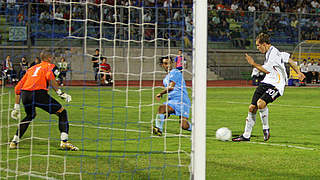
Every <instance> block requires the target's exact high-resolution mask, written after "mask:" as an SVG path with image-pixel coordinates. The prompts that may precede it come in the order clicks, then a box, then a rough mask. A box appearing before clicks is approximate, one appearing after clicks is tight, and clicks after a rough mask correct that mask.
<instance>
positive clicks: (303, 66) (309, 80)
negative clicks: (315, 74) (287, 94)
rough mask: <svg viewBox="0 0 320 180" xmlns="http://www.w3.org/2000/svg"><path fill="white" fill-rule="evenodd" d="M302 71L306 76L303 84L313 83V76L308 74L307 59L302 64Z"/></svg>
mask: <svg viewBox="0 0 320 180" xmlns="http://www.w3.org/2000/svg"><path fill="white" fill-rule="evenodd" d="M300 71H301V72H302V73H303V74H304V75H305V76H306V78H305V79H304V80H303V82H304V83H305V82H306V83H311V76H310V73H308V63H307V60H306V59H304V60H303V61H302V63H301V64H300Z"/></svg>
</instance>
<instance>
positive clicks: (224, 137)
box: [216, 127, 232, 141]
mask: <svg viewBox="0 0 320 180" xmlns="http://www.w3.org/2000/svg"><path fill="white" fill-rule="evenodd" d="M231 136H232V133H231V130H230V129H228V128H226V127H222V128H220V129H218V130H217V132H216V138H217V139H219V140H221V141H229V140H230V138H231Z"/></svg>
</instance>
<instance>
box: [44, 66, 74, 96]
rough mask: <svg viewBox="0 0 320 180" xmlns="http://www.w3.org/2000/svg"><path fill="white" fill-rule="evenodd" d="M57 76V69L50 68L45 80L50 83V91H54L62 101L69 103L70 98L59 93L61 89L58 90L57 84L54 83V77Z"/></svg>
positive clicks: (61, 92)
mask: <svg viewBox="0 0 320 180" xmlns="http://www.w3.org/2000/svg"><path fill="white" fill-rule="evenodd" d="M58 75H59V73H57V68H56V67H54V68H52V71H49V72H48V73H47V75H46V79H47V80H48V81H49V82H50V85H51V87H52V89H54V91H55V92H56V93H57V94H58V96H59V97H60V98H61V99H64V100H65V101H66V102H70V101H71V96H70V95H68V94H66V93H64V92H63V91H61V89H59V84H58V83H57V81H56V76H58Z"/></svg>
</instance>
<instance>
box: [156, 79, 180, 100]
mask: <svg viewBox="0 0 320 180" xmlns="http://www.w3.org/2000/svg"><path fill="white" fill-rule="evenodd" d="M175 85H176V83H175V82H173V81H171V82H170V84H169V86H168V87H166V88H165V89H163V90H162V91H161V92H160V93H159V94H157V95H156V99H157V100H158V101H159V100H160V99H161V98H162V96H163V95H164V94H167V93H168V92H170V91H172V90H173V89H174V86H175Z"/></svg>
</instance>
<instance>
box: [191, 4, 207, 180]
mask: <svg viewBox="0 0 320 180" xmlns="http://www.w3.org/2000/svg"><path fill="white" fill-rule="evenodd" d="M207 6H208V4H207V0H201V1H200V0H195V1H194V2H193V22H194V30H193V35H194V36H193V37H194V38H193V73H192V74H193V81H192V82H193V83H192V86H193V91H192V93H193V94H192V98H193V101H192V103H193V105H192V122H193V125H194V126H193V131H192V157H191V159H192V160H191V162H192V168H193V169H192V179H197V180H198V179H199V180H200V179H201V180H202V179H205V178H206V94H207V70H206V69H207V33H208V28H207V24H208V22H207V19H208V18H207V16H208V14H207V12H208V7H207Z"/></svg>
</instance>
